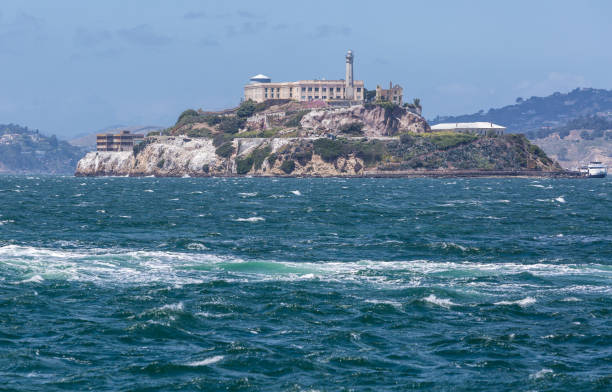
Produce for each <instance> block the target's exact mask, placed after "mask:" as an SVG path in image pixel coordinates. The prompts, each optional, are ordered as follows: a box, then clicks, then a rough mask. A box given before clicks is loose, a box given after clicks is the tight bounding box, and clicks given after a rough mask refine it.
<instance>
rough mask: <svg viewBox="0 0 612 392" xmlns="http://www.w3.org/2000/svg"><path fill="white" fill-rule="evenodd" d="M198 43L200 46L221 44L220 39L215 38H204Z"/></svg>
mask: <svg viewBox="0 0 612 392" xmlns="http://www.w3.org/2000/svg"><path fill="white" fill-rule="evenodd" d="M198 44H199V45H200V46H219V41H217V40H216V39H213V38H202V39H201V40H200V41H199V42H198Z"/></svg>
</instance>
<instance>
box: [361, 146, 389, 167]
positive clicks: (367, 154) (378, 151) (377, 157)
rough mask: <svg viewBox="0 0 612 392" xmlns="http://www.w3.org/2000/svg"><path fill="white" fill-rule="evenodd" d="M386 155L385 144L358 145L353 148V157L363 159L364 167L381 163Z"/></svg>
mask: <svg viewBox="0 0 612 392" xmlns="http://www.w3.org/2000/svg"><path fill="white" fill-rule="evenodd" d="M386 153H387V148H386V147H385V144H384V143H382V142H379V141H373V142H370V143H359V144H358V145H356V146H355V156H357V158H361V159H363V162H364V163H365V164H366V165H371V164H373V163H376V162H380V161H382V159H383V157H384V156H385V154H386Z"/></svg>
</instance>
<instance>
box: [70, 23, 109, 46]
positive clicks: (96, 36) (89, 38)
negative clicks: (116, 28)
mask: <svg viewBox="0 0 612 392" xmlns="http://www.w3.org/2000/svg"><path fill="white" fill-rule="evenodd" d="M112 38H113V35H112V33H111V32H110V31H108V30H90V29H86V28H83V27H80V28H78V29H77V30H76V31H75V33H74V42H75V43H76V44H77V45H80V46H84V47H88V48H91V47H95V46H99V45H101V44H104V43H106V42H109V41H110V40H112Z"/></svg>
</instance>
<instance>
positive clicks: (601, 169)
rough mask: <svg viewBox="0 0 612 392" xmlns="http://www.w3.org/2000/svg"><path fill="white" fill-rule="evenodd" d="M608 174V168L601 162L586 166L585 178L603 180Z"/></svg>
mask: <svg viewBox="0 0 612 392" xmlns="http://www.w3.org/2000/svg"><path fill="white" fill-rule="evenodd" d="M607 174H608V167H607V166H606V165H604V164H603V163H601V162H591V163H589V165H588V166H587V177H589V178H604V177H605V176H606V175H607Z"/></svg>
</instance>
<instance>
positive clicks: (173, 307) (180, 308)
mask: <svg viewBox="0 0 612 392" xmlns="http://www.w3.org/2000/svg"><path fill="white" fill-rule="evenodd" d="M158 309H159V310H170V311H172V312H182V311H183V309H184V307H183V303H182V302H179V303H176V304H166V305H163V306H161V307H159V308H158Z"/></svg>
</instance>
